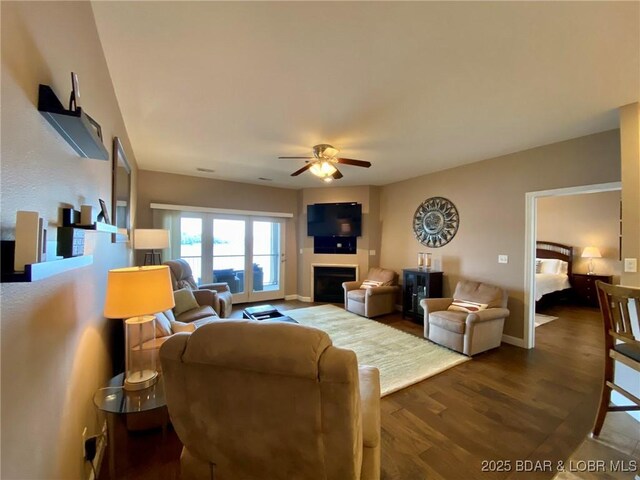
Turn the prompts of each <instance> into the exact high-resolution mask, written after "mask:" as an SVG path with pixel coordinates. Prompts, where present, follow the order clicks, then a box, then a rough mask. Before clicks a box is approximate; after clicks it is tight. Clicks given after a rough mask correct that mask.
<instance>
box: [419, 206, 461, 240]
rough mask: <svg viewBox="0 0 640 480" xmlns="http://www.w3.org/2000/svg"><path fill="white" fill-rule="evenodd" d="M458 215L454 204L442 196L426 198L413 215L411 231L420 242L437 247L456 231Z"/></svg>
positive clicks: (449, 238) (451, 237) (458, 220)
mask: <svg viewBox="0 0 640 480" xmlns="http://www.w3.org/2000/svg"><path fill="white" fill-rule="evenodd" d="M459 224H460V217H459V216H458V210H457V209H456V206H455V205H454V204H453V203H451V202H450V201H449V200H447V199H446V198H443V197H431V198H427V199H426V200H425V201H424V202H422V203H421V204H420V206H419V207H418V209H417V210H416V213H415V215H414V216H413V231H414V233H415V235H416V238H417V239H418V241H419V242H420V243H422V244H423V245H426V246H427V247H431V248H438V247H442V246H444V245H446V244H447V243H449V242H450V241H451V240H452V239H453V237H455V236H456V233H457V232H458V225H459Z"/></svg>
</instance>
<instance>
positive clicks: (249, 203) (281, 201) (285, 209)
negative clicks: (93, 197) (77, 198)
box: [138, 170, 298, 295]
mask: <svg viewBox="0 0 640 480" xmlns="http://www.w3.org/2000/svg"><path fill="white" fill-rule="evenodd" d="M138 177H139V181H138V227H139V228H153V213H152V210H151V208H150V207H149V206H150V204H151V203H165V204H174V205H187V206H195V207H210V208H226V209H233V210H250V211H259V212H280V213H291V214H293V218H287V219H286V221H285V231H286V245H285V253H286V259H287V262H286V270H285V295H293V294H295V293H296V289H297V285H296V278H297V276H296V271H297V238H296V224H297V217H298V203H297V192H296V190H291V189H287V188H275V187H267V186H262V185H251V184H248V183H238V182H228V181H225V180H215V179H210V178H202V177H191V176H187V175H176V174H172V173H162V172H152V171H148V170H140V171H139V172H138Z"/></svg>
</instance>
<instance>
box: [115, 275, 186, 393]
mask: <svg viewBox="0 0 640 480" xmlns="http://www.w3.org/2000/svg"><path fill="white" fill-rule="evenodd" d="M174 305H175V301H174V299H173V289H172V286H171V274H170V273H169V267H168V266H167V265H156V266H145V267H129V268H116V269H114V270H109V273H108V276H107V295H106V299H105V304H104V316H105V317H107V318H121V319H126V320H125V321H124V328H125V380H124V388H125V389H126V390H142V389H143V388H147V387H149V386H151V385H153V384H154V383H155V382H156V380H157V377H158V372H157V371H156V359H155V350H156V349H155V348H154V347H155V345H154V344H155V335H156V322H155V320H156V317H155V316H154V315H153V314H154V313H157V312H162V311H164V310H168V309H170V308H172V307H173V306H174ZM145 345H150V347H149V348H145Z"/></svg>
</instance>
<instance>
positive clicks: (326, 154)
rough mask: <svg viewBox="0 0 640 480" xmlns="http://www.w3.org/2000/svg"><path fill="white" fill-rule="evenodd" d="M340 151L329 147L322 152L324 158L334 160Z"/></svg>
mask: <svg viewBox="0 0 640 480" xmlns="http://www.w3.org/2000/svg"><path fill="white" fill-rule="evenodd" d="M339 151H340V150H338V149H337V148H333V147H327V148H325V149H324V152H322V156H323V157H324V158H333V157H335V156H336V155H337V154H338V152H339Z"/></svg>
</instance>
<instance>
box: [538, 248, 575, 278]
mask: <svg viewBox="0 0 640 480" xmlns="http://www.w3.org/2000/svg"><path fill="white" fill-rule="evenodd" d="M536 258H557V259H558V260H563V261H565V262H567V263H568V264H569V267H568V269H567V274H568V275H569V277H571V271H572V266H573V265H572V264H573V247H570V246H569V245H563V244H561V243H554V242H542V241H537V242H536Z"/></svg>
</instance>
